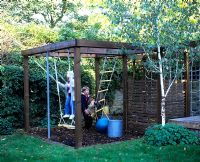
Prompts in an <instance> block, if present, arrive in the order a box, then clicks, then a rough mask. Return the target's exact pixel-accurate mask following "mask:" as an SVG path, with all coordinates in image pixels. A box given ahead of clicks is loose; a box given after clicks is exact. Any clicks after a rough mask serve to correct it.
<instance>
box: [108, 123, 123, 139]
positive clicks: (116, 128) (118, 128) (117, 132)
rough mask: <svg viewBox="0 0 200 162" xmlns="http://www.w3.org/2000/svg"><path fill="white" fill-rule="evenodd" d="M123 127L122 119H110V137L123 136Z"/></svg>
mask: <svg viewBox="0 0 200 162" xmlns="http://www.w3.org/2000/svg"><path fill="white" fill-rule="evenodd" d="M122 127H123V122H122V120H109V123H108V137H121V136H122Z"/></svg>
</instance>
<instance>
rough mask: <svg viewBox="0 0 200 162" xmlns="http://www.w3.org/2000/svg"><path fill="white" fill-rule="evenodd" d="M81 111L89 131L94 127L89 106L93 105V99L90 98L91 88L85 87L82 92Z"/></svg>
mask: <svg viewBox="0 0 200 162" xmlns="http://www.w3.org/2000/svg"><path fill="white" fill-rule="evenodd" d="M81 92H82V94H81V110H82V113H83V117H84V120H85V128H86V129H89V128H91V126H92V121H93V119H92V117H91V113H90V110H89V106H90V105H91V98H90V96H89V88H88V87H83V88H82V90H81Z"/></svg>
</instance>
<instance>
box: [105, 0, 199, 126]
mask: <svg viewBox="0 0 200 162" xmlns="http://www.w3.org/2000/svg"><path fill="white" fill-rule="evenodd" d="M198 6H199V2H198V1H196V0H188V1H183V0H176V1H171V0H166V1H164V0H153V1H152V0H144V1H129V0H118V1H116V0H107V7H108V10H107V13H106V14H107V15H108V16H109V17H110V19H111V21H112V22H113V23H115V24H116V25H118V27H119V28H120V29H121V32H119V35H120V36H122V37H124V38H125V39H127V41H130V42H133V43H134V44H138V45H140V46H141V47H143V48H144V50H145V54H146V56H147V58H148V59H147V61H146V63H145V66H146V69H147V70H148V71H150V72H152V73H156V74H158V75H159V79H160V89H161V95H162V99H161V117H162V125H163V126H164V125H165V121H166V117H165V116H166V115H165V114H166V113H165V102H166V97H167V95H168V93H169V91H170V89H171V87H172V85H173V83H174V82H175V80H176V79H178V77H179V74H181V72H182V71H183V63H182V62H181V57H182V56H183V51H184V50H187V49H188V47H187V46H185V42H188V41H192V40H198V39H199V26H198V23H199V13H198V12H199V10H198ZM116 11H117V12H116ZM161 47H163V48H164V51H163V53H162V51H161ZM155 48H156V52H157V58H158V60H153V59H152V58H153V55H155V52H153V50H155ZM166 79H169V84H168V86H167V85H165V84H164V82H165V80H166Z"/></svg>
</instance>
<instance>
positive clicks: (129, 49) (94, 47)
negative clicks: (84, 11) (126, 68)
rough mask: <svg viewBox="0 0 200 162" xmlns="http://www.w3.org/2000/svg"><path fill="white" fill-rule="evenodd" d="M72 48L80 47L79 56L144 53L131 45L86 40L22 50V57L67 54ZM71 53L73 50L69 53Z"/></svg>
mask: <svg viewBox="0 0 200 162" xmlns="http://www.w3.org/2000/svg"><path fill="white" fill-rule="evenodd" d="M74 47H81V50H80V53H81V54H98V55H102V54H106V55H108V54H109V55H114V54H115V55H122V53H124V52H126V53H127V54H133V53H134V54H137V53H144V51H143V50H142V49H141V48H139V47H136V46H133V45H132V44H128V43H119V42H106V41H88V40H76V39H75V40H70V41H64V42H57V43H51V44H47V45H44V46H41V47H36V48H32V49H28V50H23V51H22V55H24V56H32V55H36V54H44V53H46V52H47V51H49V53H51V52H55V51H56V52H61V53H67V52H68V50H67V49H70V48H71V49H72V48H74ZM71 52H73V50H72V51H71Z"/></svg>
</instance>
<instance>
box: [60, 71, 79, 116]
mask: <svg viewBox="0 0 200 162" xmlns="http://www.w3.org/2000/svg"><path fill="white" fill-rule="evenodd" d="M58 84H59V86H60V87H61V88H63V89H64V93H65V96H66V102H65V108H64V116H63V118H68V117H69V119H74V116H75V115H74V114H75V108H74V101H75V97H74V73H73V71H68V72H67V82H66V84H62V83H60V82H58Z"/></svg>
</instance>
